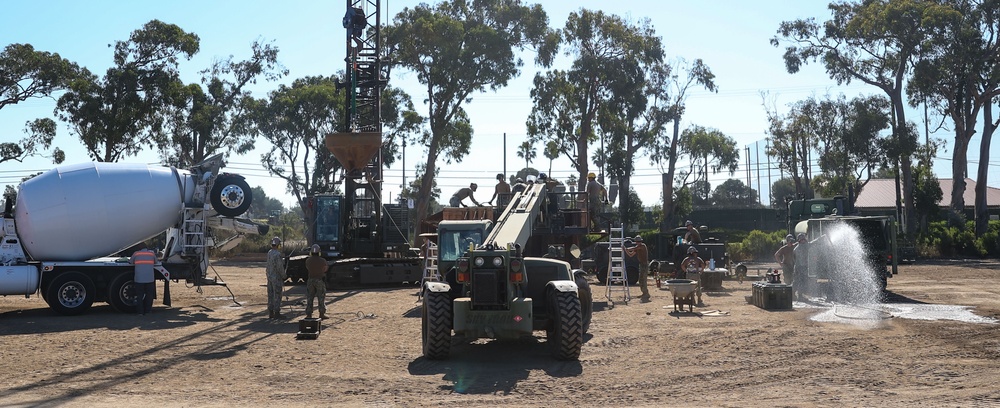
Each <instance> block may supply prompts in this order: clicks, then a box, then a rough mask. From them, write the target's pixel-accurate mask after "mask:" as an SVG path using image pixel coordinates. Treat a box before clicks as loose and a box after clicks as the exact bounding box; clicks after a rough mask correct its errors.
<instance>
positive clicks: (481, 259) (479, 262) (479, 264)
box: [473, 256, 486, 266]
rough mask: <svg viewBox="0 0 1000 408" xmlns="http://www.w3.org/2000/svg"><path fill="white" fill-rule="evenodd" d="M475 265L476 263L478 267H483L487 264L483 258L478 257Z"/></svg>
mask: <svg viewBox="0 0 1000 408" xmlns="http://www.w3.org/2000/svg"><path fill="white" fill-rule="evenodd" d="M473 263H475V264H476V266H483V264H484V263H486V260H485V259H483V257H481V256H480V257H476V260H475V261H473Z"/></svg>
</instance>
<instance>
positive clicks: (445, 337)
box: [420, 291, 452, 360]
mask: <svg viewBox="0 0 1000 408" xmlns="http://www.w3.org/2000/svg"><path fill="white" fill-rule="evenodd" d="M420 317H421V329H422V330H421V334H422V336H421V337H422V339H423V346H424V357H427V358H429V359H431V360H443V359H446V358H448V354H449V353H451V319H452V304H451V296H448V293H439V292H430V291H425V292H424V307H423V312H422V313H421V316H420Z"/></svg>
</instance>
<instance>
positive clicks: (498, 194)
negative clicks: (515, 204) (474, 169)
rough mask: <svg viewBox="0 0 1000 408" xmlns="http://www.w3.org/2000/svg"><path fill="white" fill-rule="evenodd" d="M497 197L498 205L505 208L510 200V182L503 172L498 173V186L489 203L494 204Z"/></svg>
mask: <svg viewBox="0 0 1000 408" xmlns="http://www.w3.org/2000/svg"><path fill="white" fill-rule="evenodd" d="M497 198H499V199H500V201H497V206H499V207H501V208H503V207H506V206H507V202H508V201H510V184H509V183H507V180H505V177H504V175H503V173H499V174H497V186H496V188H494V189H493V197H490V201H489V204H490V205H493V200H496V199H497Z"/></svg>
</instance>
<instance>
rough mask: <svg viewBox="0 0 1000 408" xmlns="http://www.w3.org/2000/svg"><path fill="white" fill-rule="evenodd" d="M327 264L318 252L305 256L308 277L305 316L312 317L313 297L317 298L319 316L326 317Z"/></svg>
mask: <svg viewBox="0 0 1000 408" xmlns="http://www.w3.org/2000/svg"><path fill="white" fill-rule="evenodd" d="M328 267H329V265H328V264H327V263H326V259H323V257H321V256H319V255H318V254H310V255H309V258H306V270H307V271H309V279H307V280H306V317H307V318H312V313H313V299H314V298H315V299H317V300H319V318H320V319H326V282H325V280H324V277H325V275H326V270H327V268H328Z"/></svg>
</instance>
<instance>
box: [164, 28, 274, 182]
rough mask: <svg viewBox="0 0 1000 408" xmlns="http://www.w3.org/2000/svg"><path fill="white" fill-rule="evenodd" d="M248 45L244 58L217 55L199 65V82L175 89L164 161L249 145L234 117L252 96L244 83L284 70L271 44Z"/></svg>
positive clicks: (239, 150)
mask: <svg viewBox="0 0 1000 408" xmlns="http://www.w3.org/2000/svg"><path fill="white" fill-rule="evenodd" d="M250 48H251V52H252V54H251V56H250V57H249V58H247V59H246V60H243V61H234V60H233V57H232V56H230V57H228V58H225V59H217V60H215V61H213V62H212V66H211V67H209V68H207V69H205V70H203V71H201V75H202V77H201V84H189V85H187V86H183V87H179V89H175V91H174V94H173V95H172V96H173V98H174V101H173V104H172V105H173V109H172V115H171V121H170V122H169V130H170V131H171V135H170V143H167V144H166V145H164V146H161V156H162V157H163V160H164V162H166V163H170V164H172V165H175V166H180V167H188V166H191V165H193V164H196V163H200V162H201V161H202V160H204V159H205V158H206V157H209V156H212V155H213V154H216V153H219V152H221V153H223V154H225V155H227V156H228V154H229V153H231V152H232V153H236V154H243V153H246V152H249V151H250V150H252V149H253V148H254V138H253V136H251V134H250V133H249V132H247V131H246V127H245V126H246V122H245V121H243V120H240V118H239V117H240V116H241V115H243V114H244V113H245V110H246V107H245V106H244V103H245V102H249V101H251V100H252V97H251V94H250V91H249V90H248V89H247V88H248V87H249V86H251V85H253V84H256V83H257V81H258V80H260V79H263V80H265V81H274V80H277V79H280V78H281V77H283V76H285V75H287V74H288V70H287V69H285V68H284V67H282V66H281V64H279V63H278V48H277V47H274V46H273V45H271V44H267V43H263V42H261V41H260V40H258V41H254V42H253V44H252V45H251V46H250Z"/></svg>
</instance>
